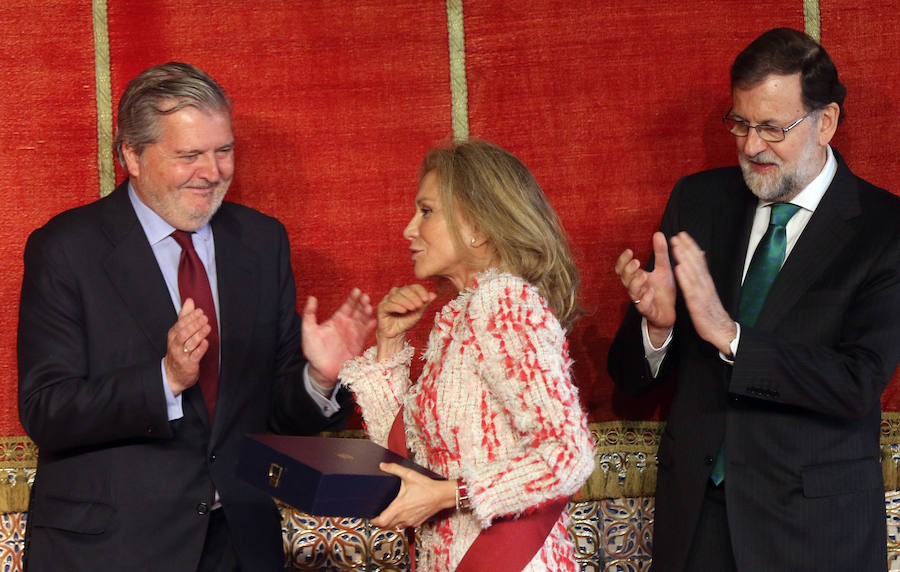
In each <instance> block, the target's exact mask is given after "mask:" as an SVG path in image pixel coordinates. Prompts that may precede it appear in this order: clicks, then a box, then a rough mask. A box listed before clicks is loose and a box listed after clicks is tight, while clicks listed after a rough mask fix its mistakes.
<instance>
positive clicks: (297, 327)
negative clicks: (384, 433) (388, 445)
mask: <svg viewBox="0 0 900 572" xmlns="http://www.w3.org/2000/svg"><path fill="white" fill-rule="evenodd" d="M280 228H281V232H280V236H279V247H278V249H279V271H278V280H279V284H280V287H279V292H280V294H279V295H280V300H279V306H280V317H279V343H278V349H277V352H276V356H275V359H276V363H275V375H276V377H275V399H274V404H273V412H272V416H271V418H270V421H269V424H270V427H271V429H272V431H274V432H276V433H281V434H290V435H311V434H314V433H318V432H320V431H338V430H340V429H342V428H343V427H344V424H345V423H346V421H347V417H348V416H349V414H350V408H351V407H352V397H351V395H350V392H349V391H347V390H346V389H341V390H339V393H338V396H337V401H338V403H339V404H340V406H341V409H340V411H339V412H338V413H336V414H334V415H332V416H331V417H326V416H325V415H324V414H323V413H322V411H321V409H320V408H319V406H318V404H316V402H315V401H313V399H312V397H311V396H310V395H309V393H308V392H307V391H306V387H305V384H304V382H303V377H302V375H303V369H304V367H305V365H306V363H307V362H306V358H304V357H303V353H302V349H301V346H302V343H301V322H300V317H299V316H298V315H297V290H296V286H295V283H294V273H293V271H292V269H291V256H290V246H289V242H288V237H287V233H286V232H285V230H284V227H280Z"/></svg>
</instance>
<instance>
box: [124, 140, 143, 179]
mask: <svg viewBox="0 0 900 572" xmlns="http://www.w3.org/2000/svg"><path fill="white" fill-rule="evenodd" d="M122 157H124V158H125V168H126V169H127V170H128V175H129V176H131V177H139V176H140V175H141V155H140V153H138V152H137V151H136V150H135V148H134V145H132V144H131V143H122Z"/></svg>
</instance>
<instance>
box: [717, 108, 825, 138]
mask: <svg viewBox="0 0 900 572" xmlns="http://www.w3.org/2000/svg"><path fill="white" fill-rule="evenodd" d="M813 111H816V110H815V109H813V110H811V111H809V112H808V113H807V114H806V115H804V116H803V117H801V118H800V119H798V120H797V121H795V122H793V123H791V124H790V125H788V126H787V127H778V126H777V125H766V124H765V123H762V124H760V125H750V124H749V123H747V122H746V121H744V120H743V119H738V118H737V117H734V116H732V115H731V110H730V109H729V110H728V113H726V114H725V117H723V118H722V123H724V124H725V128H726V129H728V132H729V133H731V134H732V135H734V136H735V137H746V136H747V135H749V134H750V130H751V129H756V134H757V135H759V138H760V139H762V140H763V141H768V142H770V143H778V142H779V141H784V138H785V137H787V132H788V131H790V130H791V129H793V128H794V127H797V126H798V125H800V122H801V121H803V120H804V119H806V118H807V117H809V116H810V115H811V114H812V113H813Z"/></svg>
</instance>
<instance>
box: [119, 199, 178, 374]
mask: <svg viewBox="0 0 900 572" xmlns="http://www.w3.org/2000/svg"><path fill="white" fill-rule="evenodd" d="M127 184H128V183H127V181H126V182H125V183H122V185H120V186H119V187H118V188H117V189H116V190H115V191H114V192H113V193H112V195H110V196H109V197H108V198H107V199H106V202H105V203H104V209H103V211H102V214H101V217H102V220H101V224H102V225H103V229H104V232H105V233H106V235H107V237H108V238H109V240H110V243H111V245H112V248H111V250H110V252H109V254H108V256H107V257H106V260H105V261H104V267H105V269H106V275H107V279H108V280H109V281H110V282H111V283H112V285H113V286H114V287H115V289H116V291H117V292H118V293H119V296H120V297H121V299H122V301H123V302H124V304H125V307H126V308H127V309H128V311H129V313H130V314H131V317H132V318H133V319H134V321H135V322H136V323H137V324H138V326H139V327H140V329H141V331H142V332H143V334H144V335H145V336H146V337H147V339H148V341H149V342H150V344H151V345H152V347H153V348H155V349H156V350H157V351H158V352H159V355H160V356H163V355H165V353H166V332H168V330H169V328H171V327H172V324H174V323H175V320H176V318H177V313H176V312H175V308H174V307H173V306H172V298H171V297H170V296H169V290H168V289H167V288H166V283H165V279H164V278H163V276H162V272H160V270H159V264H157V262H156V257H154V256H153V250H152V249H151V248H150V244H149V243H148V242H147V236H146V235H145V234H144V230H143V228H142V227H141V224H140V222H138V219H137V215H135V214H134V209H133V208H132V206H131V201H130V200H129V199H128V188H127Z"/></svg>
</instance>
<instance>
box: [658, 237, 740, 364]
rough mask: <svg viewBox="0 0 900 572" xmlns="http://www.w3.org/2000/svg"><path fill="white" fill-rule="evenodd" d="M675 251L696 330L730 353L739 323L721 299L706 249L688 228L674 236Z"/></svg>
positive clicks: (678, 275)
mask: <svg viewBox="0 0 900 572" xmlns="http://www.w3.org/2000/svg"><path fill="white" fill-rule="evenodd" d="M671 244H672V254H673V255H674V256H675V260H676V261H677V262H678V265H677V266H676V267H675V277H676V278H677V279H678V285H679V286H681V294H682V295H683V296H684V302H685V304H686V305H687V309H688V312H689V313H690V315H691V321H692V322H693V323H694V329H695V330H697V334H698V335H699V336H700V337H701V338H703V339H704V340H706V341H707V342H709V343H711V344H712V345H714V346H715V347H716V349H718V350H719V351H720V352H722V353H723V354H724V355H729V354H730V353H731V347H730V344H731V340H733V339H734V337H735V336H736V335H737V325H736V324H735V323H734V320H732V319H731V316H730V315H728V312H726V311H725V308H724V307H723V306H722V301H721V300H720V299H719V293H718V292H717V291H716V285H715V284H714V283H713V279H712V276H711V275H710V274H709V268H708V267H707V266H706V253H704V252H703V251H702V250H700V247H699V246H698V245H697V243H696V242H695V241H694V239H693V238H691V236H690V235H689V234H688V233H686V232H679V233H678V234H677V235H675V236H673V237H672V240H671Z"/></svg>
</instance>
